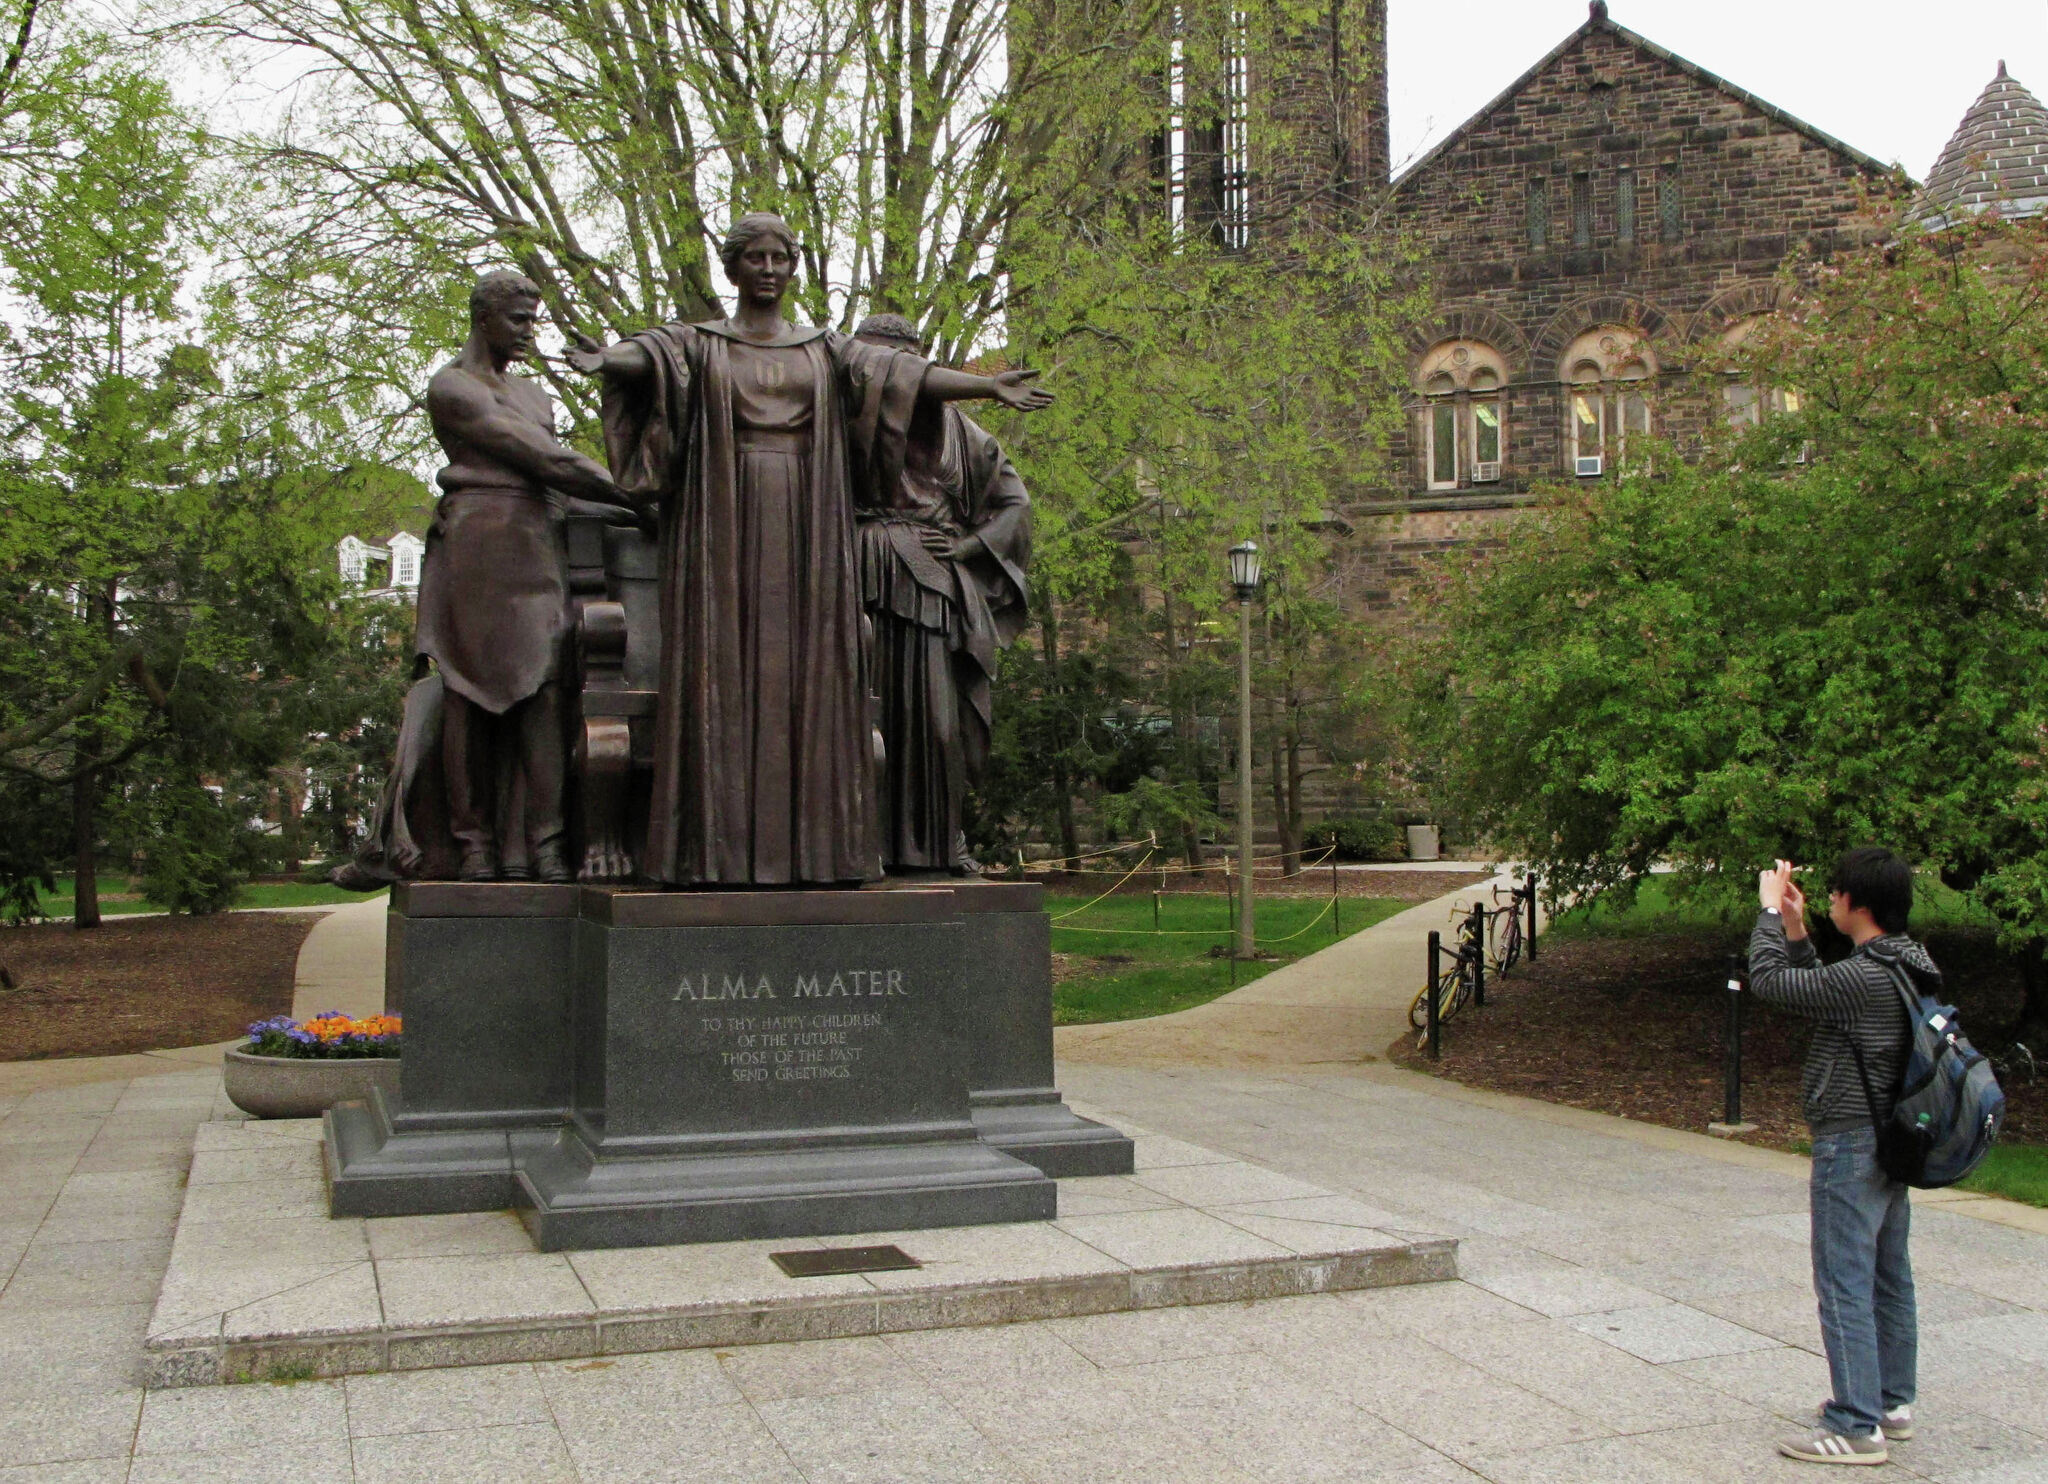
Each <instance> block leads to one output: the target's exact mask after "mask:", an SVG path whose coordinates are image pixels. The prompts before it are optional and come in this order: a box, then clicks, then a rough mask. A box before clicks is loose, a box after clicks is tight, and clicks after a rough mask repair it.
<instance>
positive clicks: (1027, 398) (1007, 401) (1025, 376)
mask: <svg viewBox="0 0 2048 1484" xmlns="http://www.w3.org/2000/svg"><path fill="white" fill-rule="evenodd" d="M1037 378H1038V373H1037V372H1036V371H1004V372H1002V373H1000V374H999V375H997V377H996V379H995V382H996V400H997V401H998V402H1000V403H1002V404H1003V405H1004V406H1005V407H1012V408H1015V409H1016V410H1017V411H1019V412H1036V411H1038V409H1039V408H1041V407H1050V406H1052V393H1051V392H1049V391H1047V390H1046V389H1045V388H1044V387H1042V386H1033V385H1032V384H1031V383H1032V382H1033V381H1035V380H1037Z"/></svg>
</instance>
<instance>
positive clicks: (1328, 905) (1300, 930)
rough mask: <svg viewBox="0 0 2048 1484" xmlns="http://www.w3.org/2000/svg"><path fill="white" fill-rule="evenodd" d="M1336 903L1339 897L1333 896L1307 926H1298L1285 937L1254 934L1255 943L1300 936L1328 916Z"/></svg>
mask: <svg viewBox="0 0 2048 1484" xmlns="http://www.w3.org/2000/svg"><path fill="white" fill-rule="evenodd" d="M1336 905H1337V899H1336V898H1335V897H1331V898H1330V900H1329V901H1327V902H1325V903H1323V910H1322V911H1320V912H1318V913H1317V914H1316V915H1315V916H1314V917H1311V918H1310V919H1309V920H1308V923H1307V926H1305V927H1300V928H1297V929H1296V930H1295V931H1293V932H1291V933H1289V934H1288V935H1287V937H1285V938H1261V937H1259V936H1257V935H1256V934H1254V935H1253V937H1252V941H1253V942H1254V943H1285V942H1287V941H1288V939H1290V938H1299V937H1300V936H1301V935H1302V934H1303V933H1305V932H1307V931H1308V930H1309V928H1312V927H1314V926H1315V925H1316V924H1317V923H1319V922H1321V921H1322V920H1323V919H1324V918H1325V917H1328V916H1329V915H1330V909H1331V908H1332V907H1334V906H1336Z"/></svg>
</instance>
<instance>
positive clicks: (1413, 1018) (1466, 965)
mask: <svg viewBox="0 0 2048 1484" xmlns="http://www.w3.org/2000/svg"><path fill="white" fill-rule="evenodd" d="M1462 916H1463V914H1461V913H1458V912H1455V911H1454V912H1453V913H1452V920H1453V921H1458V920H1460V919H1461V918H1462ZM1459 937H1460V939H1461V941H1460V942H1459V944H1458V946H1457V947H1456V948H1454V949H1452V950H1451V952H1450V955H1449V957H1450V964H1449V966H1448V967H1446V968H1445V969H1443V970H1442V971H1441V972H1439V973H1438V975H1437V980H1436V983H1435V984H1433V985H1431V984H1426V985H1424V986H1423V987H1422V988H1421V989H1419V990H1417V991H1416V992H1415V998H1414V999H1413V1000H1412V1001H1410V1002H1409V1005H1408V1024H1409V1025H1410V1026H1412V1027H1414V1028H1415V1029H1416V1030H1418V1031H1427V1030H1428V1029H1429V996H1430V991H1431V990H1434V991H1435V992H1436V1019H1437V1024H1438V1025H1442V1024H1443V1023H1444V1022H1445V1021H1447V1020H1449V1019H1450V1018H1451V1017H1452V1016H1453V1015H1456V1014H1457V1013H1458V1012H1459V1011H1460V1010H1462V1009H1464V1008H1465V1003H1466V1001H1468V1000H1470V999H1471V998H1472V996H1473V994H1474V992H1475V991H1476V990H1477V988H1478V978H1479V976H1478V972H1477V969H1478V965H1479V956H1480V952H1481V949H1480V947H1479V945H1477V944H1475V943H1474V942H1473V941H1472V929H1471V925H1470V922H1469V920H1468V921H1466V922H1465V923H1464V925H1463V926H1462V927H1461V928H1460V931H1459Z"/></svg>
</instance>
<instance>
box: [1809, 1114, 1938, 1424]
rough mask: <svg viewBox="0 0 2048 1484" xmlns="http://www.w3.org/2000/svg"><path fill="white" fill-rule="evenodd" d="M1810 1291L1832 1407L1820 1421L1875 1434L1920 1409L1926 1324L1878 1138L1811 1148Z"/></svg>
mask: <svg viewBox="0 0 2048 1484" xmlns="http://www.w3.org/2000/svg"><path fill="white" fill-rule="evenodd" d="M1812 1200H1813V1291H1814V1294H1815V1295H1816V1296H1817V1297H1818V1298H1819V1299H1820V1333H1821V1339H1822V1340H1823V1341H1824V1342H1825V1343H1826V1345H1827V1351H1828V1377H1829V1380H1830V1381H1831V1382H1832V1384H1833V1386H1834V1397H1833V1398H1832V1399H1831V1400H1830V1401H1829V1402H1828V1404H1827V1406H1826V1408H1825V1409H1824V1410H1823V1412H1822V1414H1821V1421H1822V1422H1823V1423H1824V1424H1825V1425H1826V1426H1827V1427H1830V1428H1832V1429H1833V1430H1834V1431H1836V1432H1840V1433H1858V1434H1861V1433H1868V1432H1871V1431H1873V1430H1874V1429H1875V1428H1876V1427H1877V1426H1878V1419H1879V1416H1880V1414H1881V1413H1883V1412H1885V1411H1887V1410H1889V1409H1890V1408H1893V1407H1903V1406H1906V1405H1908V1404H1909V1403H1911V1402H1912V1400H1913V1395H1914V1387H1915V1379H1916V1371H1917V1369H1918V1364H1919V1350H1920V1334H1919V1321H1918V1319H1917V1317H1916V1316H1915V1313H1914V1308H1913V1264H1912V1261H1911V1260H1910V1259H1909V1258H1908V1257H1907V1255H1906V1235H1907V1229H1908V1226H1909V1224H1910V1221H1911V1217H1910V1214H1909V1211H1908V1207H1907V1205H1906V1187H1905V1186H1903V1185H1901V1184H1899V1183H1898V1182H1897V1181H1896V1180H1892V1179H1890V1178H1888V1177H1887V1176H1886V1175H1885V1173H1884V1171H1883V1170H1881V1169H1879V1168H1878V1165H1877V1131H1876V1130H1875V1129H1868V1128H1859V1129H1852V1130H1851V1131H1849V1132H1848V1133H1844V1134H1823V1135H1822V1136H1821V1137H1819V1138H1817V1139H1815V1140H1814V1141H1813V1185H1812Z"/></svg>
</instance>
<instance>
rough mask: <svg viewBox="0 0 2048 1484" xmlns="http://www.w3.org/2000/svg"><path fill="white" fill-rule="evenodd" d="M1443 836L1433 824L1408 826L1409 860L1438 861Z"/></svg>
mask: <svg viewBox="0 0 2048 1484" xmlns="http://www.w3.org/2000/svg"><path fill="white" fill-rule="evenodd" d="M1441 839H1442V836H1441V835H1440V833H1439V832H1438V830H1437V827H1436V826H1435V825H1433V824H1411V825H1409V826H1408V859H1410V860H1412V861H1433V860H1435V859H1437V855H1438V848H1439V845H1440V842H1441Z"/></svg>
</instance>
